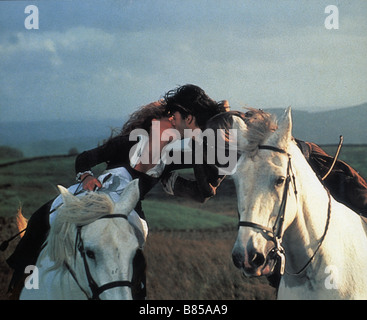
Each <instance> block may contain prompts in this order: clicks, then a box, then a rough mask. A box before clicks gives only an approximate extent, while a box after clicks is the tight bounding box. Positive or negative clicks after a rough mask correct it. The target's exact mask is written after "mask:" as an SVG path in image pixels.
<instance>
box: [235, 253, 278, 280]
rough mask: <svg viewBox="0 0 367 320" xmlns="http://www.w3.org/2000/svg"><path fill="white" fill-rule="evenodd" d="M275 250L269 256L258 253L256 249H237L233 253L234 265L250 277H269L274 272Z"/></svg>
mask: <svg viewBox="0 0 367 320" xmlns="http://www.w3.org/2000/svg"><path fill="white" fill-rule="evenodd" d="M272 252H273V248H272V249H270V250H269V251H268V253H267V254H264V253H262V252H259V251H257V250H256V249H255V248H253V247H251V248H246V250H244V249H242V250H241V248H240V247H235V248H234V249H233V251H232V260H233V263H234V265H235V266H236V267H237V268H239V269H241V270H242V272H243V274H244V275H245V276H246V277H248V278H250V277H260V276H269V275H271V274H272V272H273V271H274V267H275V263H276V257H275V256H274V254H273V253H272Z"/></svg>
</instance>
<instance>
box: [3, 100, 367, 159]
mask: <svg viewBox="0 0 367 320" xmlns="http://www.w3.org/2000/svg"><path fill="white" fill-rule="evenodd" d="M268 111H269V112H271V113H274V114H276V115H281V114H282V113H283V112H284V110H281V109H270V110H268ZM292 115H293V136H294V137H296V138H299V139H302V140H306V141H313V142H316V143H318V144H336V143H338V141H339V136H340V135H343V136H344V143H345V144H366V143H367V103H365V104H363V105H359V106H355V107H349V108H343V109H337V110H330V111H322V112H307V111H300V110H293V111H292ZM123 123H124V120H123V119H117V120H116V119H111V120H95V121H37V122H11V123H10V122H4V123H3V122H0V146H1V145H3V146H4V145H6V146H9V147H13V148H17V149H19V150H21V151H22V152H23V153H24V156H26V157H33V156H41V155H53V154H66V153H68V151H69V150H70V149H71V148H76V149H77V150H78V151H79V152H81V151H83V150H87V149H90V148H94V147H96V146H97V145H98V144H99V143H101V142H102V141H103V140H104V139H106V138H108V137H109V136H110V134H111V129H112V128H121V126H122V124H123Z"/></svg>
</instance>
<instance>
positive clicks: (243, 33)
mask: <svg viewBox="0 0 367 320" xmlns="http://www.w3.org/2000/svg"><path fill="white" fill-rule="evenodd" d="M4 3H5V2H0V8H1V9H4V8H5V9H7V10H4V11H2V13H1V10H0V24H1V25H6V26H7V28H5V29H4V28H3V29H1V30H0V56H1V59H0V72H1V74H2V77H1V78H0V117H1V120H4V119H7V120H15V119H21V118H22V117H23V118H24V119H31V120H35V119H39V118H40V117H43V118H44V119H49V118H53V119H66V118H72V119H86V118H90V119H91V118H108V117H121V114H126V113H130V112H131V111H132V110H133V109H134V108H136V107H138V106H139V105H142V104H145V103H148V102H150V101H152V100H155V99H158V98H159V97H160V96H161V95H163V94H164V93H165V92H166V91H168V90H169V89H172V88H174V87H175V86H177V85H182V84H185V83H195V84H197V85H200V86H201V87H203V88H204V89H205V90H206V91H207V92H208V94H209V95H210V96H212V97H213V98H214V99H217V100H221V99H229V100H230V102H231V104H232V106H233V107H234V108H240V107H241V106H242V105H244V104H249V105H252V106H255V107H284V106H287V105H289V104H291V105H292V106H294V107H295V108H297V107H298V108H299V107H307V106H311V105H312V106H316V105H317V106H331V105H334V106H347V105H352V104H357V103H360V102H364V101H367V90H365V89H366V87H367V83H366V82H367V80H365V76H364V75H365V74H366V71H367V70H366V69H367V63H366V62H365V52H366V49H367V42H366V40H367V38H366V36H365V35H366V31H367V24H366V21H365V19H364V16H363V15H362V14H361V11H363V10H365V9H366V6H367V5H364V3H362V2H350V1H344V2H341V4H340V15H341V17H340V29H339V30H334V31H328V30H326V29H325V27H324V25H323V22H324V19H325V13H324V7H325V6H326V5H327V4H328V3H326V1H325V5H324V3H323V2H322V1H321V2H320V1H307V2H306V1H305V2H302V1H299V2H293V1H292V2H291V1H281V2H274V1H268V0H264V1H258V2H253V1H242V0H241V1H230V2H228V1H216V2H215V3H214V4H213V0H210V1H205V0H202V1H200V2H199V1H196V0H195V1H192V0H188V1H141V0H136V1H135V0H134V1H122V2H120V1H107V2H104V3H103V5H102V4H101V3H100V2H98V1H80V2H78V1H77V2H64V1H52V2H45V1H40V2H36V4H37V5H39V11H40V15H41V17H42V19H41V20H40V30H38V31H33V32H27V31H25V29H24V26H23V27H19V25H20V26H22V25H23V20H24V16H25V15H24V13H23V12H22V10H24V8H22V4H21V3H20V2H16V3H15V4H11V5H9V4H7V5H6V6H5V4H4ZM8 8H11V10H10V9H8ZM19 8H20V9H22V10H21V13H20V14H19V12H18V11H17V10H18V9H19ZM15 9H17V10H15ZM15 12H17V17H18V18H17V19H18V20H17V19H16V21H17V22H18V24H17V26H15V22H14V21H13V20H14V19H13V20H11V18H14V14H15Z"/></svg>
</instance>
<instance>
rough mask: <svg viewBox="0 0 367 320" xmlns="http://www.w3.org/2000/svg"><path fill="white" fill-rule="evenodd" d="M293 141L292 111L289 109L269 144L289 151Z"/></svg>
mask: <svg viewBox="0 0 367 320" xmlns="http://www.w3.org/2000/svg"><path fill="white" fill-rule="evenodd" d="M291 139H292V109H291V107H288V108H287V109H286V110H285V112H284V114H283V115H282V117H281V118H280V120H279V122H278V129H277V130H276V131H275V132H274V133H273V134H272V135H271V136H270V137H269V140H268V142H267V144H269V145H276V146H278V147H279V148H280V149H287V146H288V144H289V142H290V141H291Z"/></svg>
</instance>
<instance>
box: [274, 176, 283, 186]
mask: <svg viewBox="0 0 367 320" xmlns="http://www.w3.org/2000/svg"><path fill="white" fill-rule="evenodd" d="M284 181H285V178H284V177H279V178H277V180H276V181H275V185H276V186H281V185H282V184H283V183H284Z"/></svg>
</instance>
